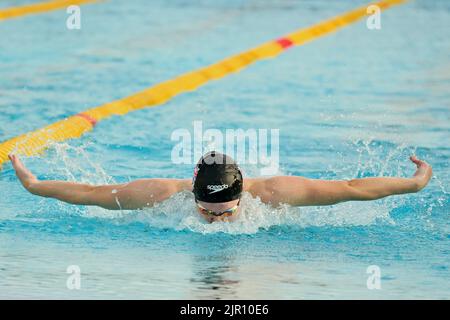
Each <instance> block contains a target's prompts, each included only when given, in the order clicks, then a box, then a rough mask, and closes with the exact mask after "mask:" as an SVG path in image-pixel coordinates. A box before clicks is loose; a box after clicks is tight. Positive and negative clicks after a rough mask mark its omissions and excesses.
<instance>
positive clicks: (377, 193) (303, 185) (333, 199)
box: [248, 156, 432, 206]
mask: <svg viewBox="0 0 450 320" xmlns="http://www.w3.org/2000/svg"><path fill="white" fill-rule="evenodd" d="M410 159H411V161H412V162H413V163H414V164H416V166H417V170H416V172H415V174H414V175H413V176H412V177H411V178H394V177H392V178H391V177H379V178H362V179H352V180H348V181H329V180H315V179H306V178H302V177H295V176H286V177H273V178H268V179H254V180H255V181H254V182H253V183H252V182H250V186H249V188H248V189H249V192H250V193H252V194H253V195H254V196H260V198H261V200H262V201H263V202H265V203H271V204H272V205H279V204H280V203H286V204H290V205H294V206H312V205H331V204H336V203H339V202H343V201H352V200H356V201H364V200H376V199H380V198H384V197H387V196H390V195H396V194H404V193H414V192H418V191H420V190H421V189H423V188H424V187H425V186H426V185H427V184H428V181H429V180H430V178H431V175H432V169H431V166H430V165H429V164H428V163H426V162H425V161H422V160H419V159H417V158H416V157H415V156H412V157H410Z"/></svg>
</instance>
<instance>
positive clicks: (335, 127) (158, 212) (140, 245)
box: [0, 0, 450, 299]
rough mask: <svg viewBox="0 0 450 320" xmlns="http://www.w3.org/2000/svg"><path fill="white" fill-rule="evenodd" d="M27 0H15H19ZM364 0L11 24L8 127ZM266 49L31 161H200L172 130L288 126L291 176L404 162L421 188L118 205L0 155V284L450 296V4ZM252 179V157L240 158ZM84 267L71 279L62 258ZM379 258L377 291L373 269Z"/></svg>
mask: <svg viewBox="0 0 450 320" xmlns="http://www.w3.org/2000/svg"><path fill="white" fill-rule="evenodd" d="M31 2H32V1H1V2H0V7H8V6H13V5H18V4H21V3H31ZM366 3H367V2H366V1H339V2H338V1H292V0H289V1H288V0H286V1H285V0H283V1H255V0H252V1H233V2H230V1H224V0H219V1H214V2H211V1H171V2H170V4H169V3H167V2H166V1H162V0H161V1H152V2H151V3H150V2H148V1H145V0H139V1H125V0H122V1H105V2H101V3H98V4H91V5H85V6H82V7H81V10H82V11H81V12H82V16H81V17H82V20H81V21H82V28H81V30H68V29H67V28H66V18H67V14H66V13H65V11H64V10H60V11H53V12H49V13H45V14H39V15H33V16H26V17H23V18H18V19H12V20H6V21H3V22H0V39H1V40H0V124H1V125H0V141H4V140H6V139H9V138H12V137H14V136H16V135H19V134H22V133H25V132H28V131H31V130H34V129H37V128H40V127H42V126H45V125H47V124H49V123H52V122H54V121H57V120H60V119H62V118H64V117H66V116H70V115H72V114H75V113H77V112H80V111H83V110H85V109H88V108H90V107H94V106H97V105H100V104H102V103H105V102H108V101H112V100H115V99H119V98H122V97H125V96H128V95H130V94H133V93H135V92H137V91H140V90H143V89H145V88H147V87H149V86H151V85H153V84H156V83H158V82H161V81H163V80H167V79H170V78H172V77H174V76H177V75H179V74H181V73H184V72H187V71H191V70H194V69H197V68H199V67H202V66H205V65H208V64H211V63H214V62H216V61H217V60H220V59H222V58H225V57H227V56H229V55H232V54H235V53H239V52H241V51H244V50H246V49H249V48H252V47H254V46H256V45H259V44H260V43H263V42H265V41H268V40H271V39H275V38H277V37H279V36H281V35H284V34H286V33H289V32H291V31H293V30H296V29H298V28H300V27H306V26H309V25H311V24H313V23H316V22H319V21H321V20H323V19H326V18H329V17H332V16H334V15H337V14H339V13H342V12H345V11H347V10H350V9H353V8H355V7H357V6H360V5H364V4H366ZM381 22H382V29H381V30H368V29H367V28H366V23H365V21H364V20H362V21H361V22H358V23H356V24H353V25H351V26H349V27H346V28H344V29H342V30H341V31H338V32H337V33H334V34H331V35H330V36H327V37H324V38H320V39H318V40H316V41H313V42H311V43H308V44H306V45H305V46H301V47H295V48H292V49H290V50H288V51H287V52H286V53H284V54H282V55H281V56H279V57H278V58H276V59H272V60H265V61H262V62H258V63H256V64H254V65H252V66H250V67H249V68H247V69H245V70H243V71H241V72H240V73H237V74H233V75H230V76H228V77H226V78H223V79H221V80H218V81H214V82H211V83H209V84H207V85H206V86H204V87H201V88H200V89H198V90H197V91H195V92H191V93H187V94H183V95H180V96H178V97H176V98H174V99H173V100H171V101H170V102H168V103H167V104H165V105H163V106H158V107H156V108H149V109H143V110H140V111H136V112H133V113H130V114H128V115H126V116H124V117H113V118H110V119H108V120H105V121H102V122H101V123H99V124H98V125H97V126H96V128H95V129H94V130H93V131H91V132H89V133H88V134H86V135H85V136H83V137H82V138H81V139H78V140H70V141H68V142H66V143H60V144H57V145H55V146H53V147H52V148H50V149H49V150H48V151H46V152H45V153H44V154H43V155H42V156H41V157H32V158H26V159H25V164H26V165H27V166H29V168H30V169H31V170H32V171H33V172H34V173H36V174H37V175H38V177H39V178H42V179H67V180H76V181H84V182H90V183H114V182H117V183H119V182H126V181H129V180H132V179H138V178H144V177H173V178H175V177H176V178H180V177H183V178H190V177H191V175H192V171H193V170H192V169H193V168H192V166H189V165H174V164H172V163H171V161H170V154H171V150H172V148H173V146H174V142H173V141H171V140H170V136H171V133H172V131H173V130H175V129H177V128H186V129H188V130H192V123H193V121H195V120H200V121H203V125H204V126H205V128H218V129H221V130H225V129H227V128H243V129H248V128H268V129H270V128H278V129H280V172H279V173H280V174H286V175H303V176H306V177H310V178H325V179H349V178H353V177H366V176H378V175H400V176H409V175H411V174H413V172H414V166H413V165H412V164H411V163H410V162H409V160H408V156H409V155H410V154H412V153H416V154H417V155H418V156H419V157H421V158H423V159H424V160H426V161H428V162H429V163H430V164H431V165H432V166H433V169H434V177H433V179H432V180H431V182H430V184H429V185H428V187H427V188H426V189H424V190H423V191H422V192H420V193H418V194H413V195H403V196H397V197H390V198H386V199H381V200H377V201H374V202H348V203H343V204H339V205H334V206H331V207H303V208H283V209H278V210H274V209H271V208H269V207H267V206H265V205H263V204H261V203H260V202H259V201H258V200H255V199H251V198H250V197H249V196H248V195H245V196H244V199H243V210H244V211H243V216H242V217H241V219H240V220H239V221H237V222H235V223H232V224H227V223H213V224H207V223H205V222H203V221H202V220H201V217H199V216H198V214H197V213H196V211H195V208H194V206H193V202H192V195H191V194H189V193H182V194H179V195H176V196H175V197H173V198H171V199H169V200H168V201H166V202H164V203H162V204H160V205H158V206H156V207H155V208H152V209H150V210H143V211H122V212H121V211H107V210H104V209H100V208H93V207H91V208H87V207H82V206H71V205H67V204H62V203H59V202H57V201H56V200H51V199H43V198H38V197H35V196H32V195H30V194H28V193H27V192H26V191H25V190H24V189H23V188H22V187H21V185H20V184H19V182H18V180H17V179H16V178H15V175H14V172H13V170H12V167H11V165H10V164H9V163H8V164H6V165H5V166H4V168H3V171H1V172H0V298H31V299H35V298H63V299H71V298H77V299H78V298H80V299H92V298H106V299H120V298H137V299H144V298H145V299H206V298H210V299H311V298H319V299H336V298H360V299H381V298H385V299H395V298H399V299H408V298H412V299H418V298H426V299H428V298H439V299H448V298H449V297H450V285H449V284H450V272H449V257H450V255H449V248H450V247H449V238H450V237H449V231H450V228H449V223H448V221H449V206H450V203H449V202H450V201H449V200H450V197H449V189H448V188H449V181H450V174H449V156H450V139H449V138H450V90H449V89H450V59H449V58H450V40H449V38H448V30H449V29H450V3H449V2H448V1H444V0H442V1H437V0H436V1H428V0H419V1H412V2H409V3H407V4H404V5H401V6H398V7H394V8H392V9H390V10H388V11H385V12H382V14H381ZM243 169H244V172H245V173H246V175H247V176H253V175H255V172H257V171H258V170H257V168H256V167H255V166H251V165H243ZM70 265H77V266H79V267H80V269H81V288H80V290H69V289H68V288H67V287H66V280H67V277H68V276H69V275H68V274H67V273H66V269H67V267H68V266H70ZM370 265H377V266H379V268H380V271H381V290H369V289H368V288H367V286H366V281H367V278H368V276H369V275H368V274H367V273H366V270H367V268H368V266H370Z"/></svg>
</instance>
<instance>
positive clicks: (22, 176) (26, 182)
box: [8, 154, 38, 191]
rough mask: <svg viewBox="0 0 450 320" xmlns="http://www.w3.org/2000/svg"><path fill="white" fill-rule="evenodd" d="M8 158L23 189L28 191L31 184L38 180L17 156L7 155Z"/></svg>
mask: <svg viewBox="0 0 450 320" xmlns="http://www.w3.org/2000/svg"><path fill="white" fill-rule="evenodd" d="M8 158H9V160H11V163H12V166H13V168H14V170H15V171H16V175H17V177H18V178H19V180H20V182H21V183H22V185H23V186H24V188H25V189H27V190H28V191H30V189H31V187H32V185H33V184H35V183H36V182H38V179H37V178H36V176H35V175H34V174H32V173H31V171H30V170H28V169H27V168H26V167H25V165H24V164H23V163H22V161H20V159H19V157H18V156H16V155H13V154H9V155H8Z"/></svg>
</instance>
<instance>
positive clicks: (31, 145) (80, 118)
mask: <svg viewBox="0 0 450 320" xmlns="http://www.w3.org/2000/svg"><path fill="white" fill-rule="evenodd" d="M406 1H407V0H384V1H380V2H376V3H372V4H374V5H377V6H378V7H379V8H380V9H381V10H385V9H388V8H389V7H391V6H393V5H397V4H401V3H403V2H406ZM369 5H370V4H369ZM369 5H367V6H364V7H361V8H357V9H355V10H352V11H349V12H347V13H344V14H341V15H338V16H336V17H334V18H331V19H328V20H325V21H323V22H319V23H317V24H315V25H312V26H310V27H307V28H303V29H299V30H297V31H295V32H293V33H290V34H288V35H286V36H283V37H281V38H279V39H276V40H274V41H270V42H267V43H264V44H262V45H260V46H258V47H256V48H253V49H251V50H248V51H245V52H243V53H240V54H237V55H235V56H232V57H228V58H225V59H224V60H222V61H219V62H217V63H214V64H212V65H209V66H207V67H203V68H201V69H198V70H195V71H192V72H188V73H185V74H182V75H180V76H178V77H176V78H173V79H170V80H167V81H164V82H162V83H159V84H157V85H155V86H153V87H150V88H148V89H146V90H143V91H141V92H138V93H136V94H133V95H131V96H128V97H125V98H123V99H119V100H116V101H112V102H109V103H106V104H103V105H100V106H98V107H95V108H92V109H89V110H86V111H83V112H81V113H78V114H76V115H74V116H71V117H68V118H66V119H63V120H60V121H58V122H55V123H53V124H50V125H48V126H46V127H44V128H41V129H38V130H36V131H32V132H29V133H26V134H23V135H20V136H17V137H15V138H12V139H10V140H7V141H4V142H3V143H0V167H1V165H2V164H3V163H5V162H7V161H9V159H8V154H9V153H11V152H12V151H14V152H15V153H17V154H22V155H26V156H33V155H38V154H40V153H41V152H42V151H43V150H44V149H45V148H46V147H48V146H49V145H50V144H51V143H53V142H61V141H65V140H68V139H72V138H79V137H80V136H82V135H83V134H84V133H86V132H87V131H90V130H92V128H93V127H94V126H95V124H97V123H98V122H99V121H101V120H103V119H105V118H108V117H111V116H113V115H125V114H127V113H129V112H131V111H135V110H139V109H142V108H146V107H153V106H156V105H160V104H163V103H165V102H167V101H168V100H170V99H171V98H173V97H174V96H176V95H179V94H181V93H183V92H188V91H193V90H196V89H197V88H198V87H200V86H202V85H204V84H205V83H207V82H209V81H211V80H216V79H220V78H222V77H224V76H226V75H228V74H231V73H234V72H237V71H239V70H241V69H243V68H244V67H246V66H248V65H250V64H252V63H254V62H256V61H258V60H263V59H268V58H274V57H276V56H278V55H279V54H280V53H282V52H283V51H284V50H286V49H288V48H291V47H293V46H298V45H302V44H305V43H307V42H309V41H312V40H314V39H317V38H319V37H321V36H324V35H326V34H329V33H331V32H333V31H336V30H338V29H340V28H343V27H344V26H346V25H349V24H351V23H353V22H355V21H357V20H359V19H362V18H363V17H365V16H366V15H367V13H366V10H367V7H368V6H369Z"/></svg>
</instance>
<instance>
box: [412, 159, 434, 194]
mask: <svg viewBox="0 0 450 320" xmlns="http://www.w3.org/2000/svg"><path fill="white" fill-rule="evenodd" d="M409 159H410V160H411V161H412V162H414V164H415V165H416V166H417V170H416V172H415V173H414V176H413V179H414V180H415V182H416V184H417V191H419V190H422V189H423V188H425V186H426V185H427V184H428V182H429V181H430V179H431V176H432V175H433V169H432V168H431V166H430V165H429V164H428V163H426V162H425V161H423V160H420V159H418V158H417V157H416V156H411V157H409Z"/></svg>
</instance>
